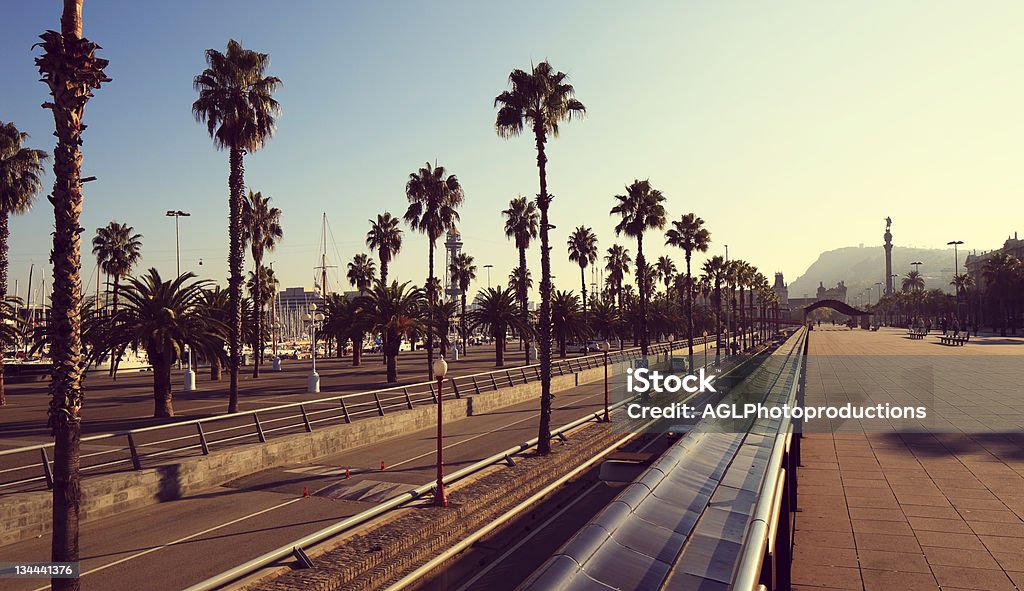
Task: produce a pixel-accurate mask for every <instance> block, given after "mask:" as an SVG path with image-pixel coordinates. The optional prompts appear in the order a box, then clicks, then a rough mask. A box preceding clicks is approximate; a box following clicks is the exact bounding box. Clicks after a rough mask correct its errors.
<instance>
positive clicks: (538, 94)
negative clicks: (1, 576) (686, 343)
mask: <svg viewBox="0 0 1024 591" xmlns="http://www.w3.org/2000/svg"><path fill="white" fill-rule="evenodd" d="M508 81H509V85H510V86H511V89H509V90H506V91H504V92H502V93H501V94H499V95H498V96H497V97H495V99H494V106H495V107H496V108H497V109H498V115H497V118H496V119H495V122H494V128H495V130H496V131H497V132H498V135H499V136H501V137H504V138H509V137H515V136H518V135H520V134H521V133H523V130H524V129H526V128H527V126H529V131H532V132H533V140H534V145H535V146H536V149H537V172H538V175H539V177H540V192H539V193H537V207H538V208H539V209H540V321H539V325H540V389H541V395H540V426H539V436H538V443H537V453H538V454H540V455H542V456H543V455H547V454H548V453H549V452H550V451H551V252H550V250H549V246H548V245H549V243H548V229H549V227H550V224H549V223H548V207H549V206H550V205H551V199H552V195H550V194H549V193H548V177H547V163H548V157H547V153H546V152H545V149H544V144H546V143H547V141H548V137H549V136H550V137H558V131H559V127H558V126H559V124H560V123H561V122H563V121H571V120H572V119H573V118H574V117H582V116H583V115H584V114H585V113H586V111H587V109H586V107H584V106H583V103H581V102H580V101H578V100H576V98H575V94H576V90H575V89H574V88H573V87H572V84H569V77H568V76H567V75H566V74H565V73H564V72H558V71H556V70H555V69H554V68H552V67H551V64H549V63H548V62H546V61H543V62H541V63H539V64H537V65H536V66H534V67H533V70H532V71H531V72H525V71H523V70H519V69H516V70H512V72H511V73H510V74H509V76H508Z"/></svg>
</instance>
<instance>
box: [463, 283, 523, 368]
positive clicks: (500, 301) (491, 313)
mask: <svg viewBox="0 0 1024 591" xmlns="http://www.w3.org/2000/svg"><path fill="white" fill-rule="evenodd" d="M474 302H475V303H476V305H475V306H474V307H473V309H472V310H470V311H469V312H468V314H467V316H468V318H467V319H468V320H469V328H470V330H477V329H480V330H482V331H484V332H486V333H489V334H490V335H491V336H492V337H494V365H495V367H504V366H505V338H506V336H507V335H508V331H509V330H514V331H516V332H518V333H519V334H528V333H529V332H530V326H529V325H528V324H526V323H524V322H523V317H522V316H521V315H520V314H519V310H518V307H517V306H516V296H515V290H512V289H502V288H501V287H498V288H488V289H486V290H480V293H479V294H477V296H476V299H475V300H474Z"/></svg>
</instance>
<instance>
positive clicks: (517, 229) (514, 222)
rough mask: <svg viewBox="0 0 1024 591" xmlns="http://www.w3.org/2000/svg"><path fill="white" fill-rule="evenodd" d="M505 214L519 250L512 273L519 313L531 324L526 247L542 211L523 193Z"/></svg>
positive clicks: (508, 235) (507, 229)
mask: <svg viewBox="0 0 1024 591" xmlns="http://www.w3.org/2000/svg"><path fill="white" fill-rule="evenodd" d="M501 214H502V215H503V216H505V237H506V238H511V239H513V240H515V243H516V249H517V250H518V251H519V266H518V267H516V268H515V269H513V271H512V273H513V275H515V276H516V278H517V279H516V281H517V283H516V286H515V292H516V297H517V298H518V300H519V313H520V315H521V316H522V320H523V324H524V325H527V324H529V316H528V312H527V309H526V308H527V299H528V295H527V294H528V293H529V291H528V290H529V288H530V287H532V283H531V285H527V281H528V280H529V275H530V269H529V267H527V266H526V249H527V248H529V247H530V241H531V240H533V239H534V238H536V237H537V230H538V228H539V227H540V213H539V212H538V211H537V205H536V204H535V203H534V202H533V201H529V200H528V199H526V197H523V196H522V195H520V196H518V197H516V198H515V199H512V200H511V201H509V203H508V209H505V210H503V211H502V212H501ZM520 269H526V273H525V274H520V273H518V271H519V270H520ZM519 337H520V340H519V344H520V346H522V345H523V344H524V343H526V342H527V339H526V336H525V335H519ZM525 362H526V364H527V365H529V364H530V347H529V346H527V347H526V359H525Z"/></svg>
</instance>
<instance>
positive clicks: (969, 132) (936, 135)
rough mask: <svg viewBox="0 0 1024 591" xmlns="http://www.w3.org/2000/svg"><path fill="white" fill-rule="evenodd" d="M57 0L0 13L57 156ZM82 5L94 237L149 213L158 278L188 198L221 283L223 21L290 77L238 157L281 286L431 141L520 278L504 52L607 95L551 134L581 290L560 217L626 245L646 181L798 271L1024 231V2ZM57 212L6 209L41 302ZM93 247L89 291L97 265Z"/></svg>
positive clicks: (2, 35)
mask: <svg viewBox="0 0 1024 591" xmlns="http://www.w3.org/2000/svg"><path fill="white" fill-rule="evenodd" d="M59 11H60V2H59V1H57V0H45V1H42V0H40V1H32V2H13V1H11V2H5V6H4V10H3V13H4V16H3V18H2V19H0V79H2V80H3V81H4V84H3V86H2V90H0V120H2V121H13V122H14V123H15V124H16V125H17V126H18V127H19V128H21V129H22V130H24V131H27V132H29V133H30V134H31V135H32V139H31V140H30V145H32V146H33V147H38V148H42V149H45V150H47V151H52V149H53V143H54V138H53V137H52V135H51V134H52V131H53V122H52V119H51V118H50V114H49V112H48V111H44V110H43V109H41V108H40V106H39V105H40V103H42V102H43V101H44V100H47V91H46V87H45V86H44V85H43V84H42V83H40V82H38V78H39V76H38V73H37V71H36V69H35V67H34V64H33V57H34V56H35V55H37V54H38V51H39V50H38V49H37V50H32V49H31V46H32V44H33V43H34V42H35V41H36V40H37V39H36V36H37V35H38V34H39V33H41V32H42V31H43V30H44V29H47V28H57V27H58V19H59ZM84 22H85V35H86V36H87V37H89V38H90V39H92V40H94V41H96V42H98V43H99V44H100V45H102V46H103V51H102V56H103V57H106V58H108V59H109V60H110V66H109V68H108V70H107V71H108V74H109V75H110V77H111V78H113V82H111V83H110V84H109V85H107V86H105V87H104V88H102V89H100V90H99V91H97V93H96V97H95V98H94V99H93V100H92V101H91V102H90V103H89V105H88V107H87V111H86V123H87V124H88V125H89V129H88V130H86V132H85V145H84V153H85V164H84V169H83V172H84V174H85V175H87V176H88V175H95V176H97V177H98V179H99V180H97V181H95V182H92V183H89V184H87V185H86V203H85V211H84V213H83V216H82V225H83V226H84V227H85V234H84V239H85V240H84V242H87V240H88V239H90V238H91V237H92V235H93V233H94V232H95V229H96V227H97V226H101V225H104V224H106V223H107V222H108V221H110V220H112V219H115V220H118V221H121V222H125V223H128V224H131V225H133V226H134V227H135V229H136V230H137V231H139V232H141V233H142V234H143V235H144V236H145V238H144V248H143V262H142V265H141V266H142V267H143V268H145V267H148V266H156V267H157V268H159V269H161V270H162V271H163V272H164V273H165V274H171V273H173V270H174V224H173V221H172V220H171V219H170V218H166V217H164V211H165V210H167V209H172V208H173V209H185V210H188V211H191V212H192V214H193V215H192V217H191V218H188V219H184V220H183V221H182V251H181V257H182V268H183V269H184V270H194V271H197V272H198V273H199V274H201V275H203V276H205V277H210V278H214V279H217V280H219V281H222V282H223V278H225V277H226V275H227V270H226V268H227V264H226V250H227V231H226V228H227V175H228V163H227V154H226V153H225V152H218V151H216V150H215V149H214V148H213V145H212V143H211V141H210V140H209V138H208V136H207V134H206V131H205V129H204V128H203V127H201V126H200V125H198V124H196V123H195V122H194V120H193V118H192V114H191V112H190V106H191V103H192V101H193V100H194V99H195V92H194V91H193V89H192V79H193V77H194V76H195V75H196V74H197V73H198V72H200V71H201V70H202V69H203V67H204V61H203V51H204V50H205V49H206V48H210V47H213V48H218V49H220V50H223V49H224V46H225V45H226V42H227V40H228V38H232V37H233V38H236V39H238V40H240V41H241V42H242V43H243V45H245V46H246V47H247V48H251V49H256V50H259V51H262V52H267V53H269V54H270V55H271V65H270V69H269V73H271V74H273V75H276V76H278V77H280V78H281V79H282V80H283V81H284V87H283V88H282V90H281V91H280V92H279V93H278V95H277V98H278V99H279V101H280V103H281V105H282V108H283V115H282V116H281V118H280V120H279V128H278V134H277V136H276V137H275V138H274V139H273V140H272V141H271V142H270V143H269V144H268V146H267V147H266V148H265V149H264V150H263V151H261V152H258V153H256V154H253V155H251V156H248V157H247V158H246V177H245V178H246V183H247V184H248V185H249V186H250V187H252V188H254V189H256V190H260V191H262V192H263V194H264V195H268V194H269V195H271V196H272V197H273V202H274V204H275V205H277V206H278V207H280V208H281V209H282V210H283V211H284V217H283V225H284V230H285V238H284V241H283V242H282V243H281V245H280V247H279V249H278V250H277V252H276V253H274V254H273V255H271V256H270V260H273V261H274V262H275V265H274V267H275V270H276V271H277V273H278V276H279V278H280V279H281V281H282V285H283V286H296V285H304V286H307V287H311V286H312V276H313V267H314V266H315V265H316V264H318V262H319V261H318V257H319V247H318V239H319V235H320V219H321V213H322V212H324V211H326V212H327V216H328V219H329V221H330V224H331V227H332V231H333V237H334V244H336V248H337V250H336V251H335V246H334V244H331V245H330V248H329V253H328V254H329V258H330V261H329V264H335V265H340V266H343V265H344V262H346V261H348V260H349V259H350V258H351V256H352V255H353V254H355V253H356V252H361V251H364V250H365V247H364V246H363V237H364V235H365V233H366V230H367V228H368V223H367V220H368V219H369V218H371V217H373V216H375V215H376V214H377V213H380V212H382V211H385V210H386V211H390V212H391V213H393V214H395V215H401V214H402V213H403V212H404V210H405V207H406V199H405V195H404V183H405V180H406V178H407V176H408V174H409V173H410V172H412V171H414V170H415V169H416V168H418V167H419V166H422V164H423V162H424V161H426V160H428V159H429V160H431V161H433V160H435V159H436V160H437V162H438V163H439V164H442V165H444V166H445V167H447V168H448V169H449V170H450V171H451V172H454V173H455V174H457V175H458V176H459V178H460V180H461V181H462V184H463V186H464V188H465V191H466V203H465V206H464V207H463V209H462V220H463V222H462V233H463V239H464V241H465V250H466V252H468V253H469V254H471V255H473V256H474V257H475V258H476V262H477V265H478V266H479V267H481V268H480V269H479V273H478V275H479V278H478V281H477V284H476V285H475V286H474V287H473V290H475V289H476V288H477V287H479V286H481V285H482V284H486V273H485V271H484V269H483V268H482V266H483V265H484V264H493V265H494V269H493V270H492V281H493V282H494V283H498V282H502V283H504V282H505V280H506V277H507V275H508V273H509V271H510V270H511V268H512V266H514V265H515V264H516V252H515V249H514V247H513V245H512V244H511V243H510V242H508V241H506V240H505V239H504V237H503V235H502V223H503V222H502V218H501V216H500V213H499V212H500V210H501V209H503V208H504V207H505V206H506V204H507V203H508V200H509V199H510V198H511V197H514V196H516V195H517V194H525V195H530V196H532V195H534V194H535V193H536V192H537V175H536V168H535V160H534V152H533V144H532V141H530V139H528V138H517V139H513V140H503V139H500V138H499V137H497V136H496V135H495V133H494V131H493V124H494V115H495V112H494V108H493V104H492V102H493V99H494V96H495V95H496V94H498V93H499V92H501V91H502V90H503V89H505V88H506V79H507V75H508V72H509V71H510V70H511V69H512V68H516V67H520V68H526V67H528V66H529V64H530V62H531V60H534V61H538V60H542V59H545V58H546V59H549V60H550V61H551V63H552V65H553V66H555V67H556V68H557V69H560V70H564V71H566V72H568V73H569V74H570V76H571V77H572V82H573V83H574V84H575V86H576V90H577V95H578V98H579V99H580V100H582V101H583V102H584V103H585V105H586V106H587V110H588V117H587V118H586V119H585V120H583V121H580V122H573V123H570V124H568V125H566V126H564V127H563V133H562V135H561V137H560V138H558V139H557V140H555V141H553V142H551V143H550V144H549V146H550V150H549V157H550V164H549V170H548V174H549V182H550V188H551V191H552V192H553V193H554V194H555V195H556V199H555V201H554V204H553V205H552V209H551V216H552V223H554V224H556V225H557V230H555V231H554V232H553V246H554V250H553V253H554V274H555V275H556V277H557V278H556V284H557V285H558V287H560V288H577V286H578V283H579V279H578V277H579V271H578V268H577V267H575V266H574V265H573V264H572V263H570V262H569V261H568V260H567V257H566V256H565V240H566V237H567V235H568V233H569V232H570V231H571V230H572V228H573V227H575V226H577V225H580V224H584V225H587V226H592V227H593V228H594V230H595V231H596V233H597V235H598V238H599V241H600V247H601V249H602V252H603V250H604V249H605V248H606V247H607V246H609V245H611V244H612V243H613V242H614V241H616V240H617V239H616V237H615V236H614V232H613V230H612V228H613V227H614V220H613V219H611V218H610V217H609V216H608V213H607V212H608V210H609V209H610V208H611V206H612V204H613V202H612V196H613V195H614V194H616V193H621V192H622V191H623V186H624V185H625V184H626V183H628V182H631V181H632V180H633V179H634V178H641V179H643V178H650V180H651V182H652V183H653V184H654V185H655V186H656V187H658V188H660V189H662V190H663V191H664V193H665V194H666V195H667V196H668V203H667V209H668V211H669V214H670V217H671V218H672V219H678V217H680V216H681V215H682V214H683V213H686V212H689V211H693V212H696V213H697V214H698V215H700V216H702V217H703V218H704V219H705V220H706V222H707V226H708V228H709V230H710V231H711V234H712V240H713V245H712V251H711V253H709V254H721V253H722V252H723V244H728V245H729V252H730V255H731V256H732V257H733V258H743V259H746V260H748V261H750V262H751V263H753V264H754V265H756V266H758V267H759V268H760V269H761V270H762V271H764V272H765V274H766V275H768V276H769V277H770V276H771V273H773V272H774V271H784V272H785V273H786V276H787V278H788V279H790V280H792V279H794V278H795V277H796V276H797V275H799V274H800V273H802V272H803V271H804V269H806V267H807V266H808V265H809V264H810V263H811V262H812V261H813V260H814V259H815V258H816V257H817V255H818V253H819V252H821V251H822V250H827V249H832V248H837V247H841V246H851V245H857V244H859V243H865V244H867V245H879V244H881V241H882V238H881V235H882V232H883V229H884V221H883V220H884V218H885V217H886V216H891V217H892V218H893V220H894V222H893V233H894V235H895V242H896V243H897V245H900V244H906V245H916V246H922V247H943V248H945V246H944V245H945V243H946V242H947V241H949V240H952V239H960V240H963V241H965V243H966V244H965V248H977V249H979V250H981V249H986V250H987V249H991V248H994V247H998V246H1000V245H1001V243H1002V240H1003V239H1005V237H1006V236H1007V235H1008V234H1011V233H1012V232H1013V231H1014V230H1024V228H1021V227H1019V225H1020V220H1021V219H1022V217H1024V216H1022V214H1024V202H1022V200H1021V198H1020V196H1021V189H1022V187H1024V166H1022V161H1024V143H1022V142H1024V140H1022V138H1024V82H1022V80H1024V77H1022V68H1021V61H1020V60H1021V56H1022V55H1024V36H1021V35H1020V23H1021V22H1024V4H1022V3H1020V2H1014V1H999V0H993V1H990V2H985V3H982V4H978V3H969V2H962V1H957V0H953V1H940V0H931V1H928V2H921V1H905V0H896V1H885V2H883V1H877V2H876V1H868V2H853V1H849V2H842V1H834V2H810V1H802V2H789V1H780V2H771V3H768V2H754V1H750V2H746V1H731V2H596V1H588V2H583V1H579V2H519V3H513V4H511V5H510V4H508V3H505V4H499V3H483V2H397V1H396V2H375V3H369V2H367V3H363V4H356V3H351V2H332V1H317V2H313V1H302V2H280V1H275V2H265V1H245V2H242V1H227V0H223V1H217V2H209V1H198V0H196V1H191V0H190V1H186V0H180V1H175V2H136V1H128V0H122V1H114V0H86V2H85V10H84ZM46 186H47V190H49V188H50V186H52V175H49V176H48V177H47V179H46ZM52 223H53V214H52V210H50V208H49V204H48V203H47V202H46V200H45V197H44V196H41V197H40V198H39V200H38V201H37V203H36V207H35V208H34V210H33V211H32V212H31V213H29V214H28V215H26V216H23V217H19V218H15V219H13V220H12V222H11V255H10V256H11V264H12V269H11V279H10V289H11V290H13V289H14V281H15V279H18V280H19V281H20V282H21V290H22V291H21V295H22V296H24V289H25V287H24V286H25V280H26V278H27V275H28V267H29V264H30V263H35V264H36V269H37V270H38V269H39V268H40V266H42V267H44V268H45V267H46V266H47V265H48V262H47V259H48V253H49V248H50V246H49V240H50V235H49V233H50V230H51V227H52ZM618 240H620V241H625V242H626V243H627V244H628V245H629V246H630V251H631V252H632V253H633V254H634V255H635V249H636V246H635V244H634V243H632V242H630V241H628V240H627V239H625V238H619V239H618ZM662 242H663V239H662V238H661V237H660V236H658V235H655V234H654V233H652V234H650V235H649V236H648V238H647V240H646V243H645V244H646V245H648V246H649V248H648V253H649V256H651V257H652V258H653V257H655V256H657V255H660V254H663V253H665V252H668V251H667V249H665V248H664V247H663V246H661V243H662ZM425 244H426V242H425V239H424V238H423V237H422V236H417V235H413V234H411V233H409V232H408V231H407V233H406V242H405V246H404V247H403V251H402V253H401V254H400V255H399V257H398V259H397V261H396V263H395V264H394V266H393V269H394V271H393V273H397V275H398V276H399V277H400V278H402V279H410V280H414V281H415V282H417V283H422V281H423V277H424V276H425V275H426V248H425ZM539 252H540V251H539V248H534V249H531V251H530V255H529V256H530V261H531V262H530V265H531V267H532V268H534V270H535V271H534V273H535V276H536V275H537V274H538V271H539ZM669 254H670V255H671V256H672V257H673V259H674V260H676V261H677V265H678V266H681V263H682V260H683V257H682V253H681V252H678V251H676V252H670V253H669ZM339 257H340V258H341V259H342V260H341V261H340V262H339V261H338V260H337V259H338V258H339ZM83 259H84V261H85V264H84V265H83V282H86V285H90V286H91V285H93V283H92V281H94V279H93V278H94V277H95V275H94V273H95V263H94V261H93V259H92V257H91V255H89V253H88V251H86V253H85V255H84V257H83ZM200 259H202V261H203V265H202V266H201V267H199V266H198V262H199V260H200ZM700 260H702V259H699V260H697V261H695V262H696V263H697V264H699V263H700ZM442 262H443V258H441V257H439V258H438V266H439V267H440V266H441V264H442ZM251 265H252V263H251V262H250V261H248V260H247V269H251ZM37 277H38V275H37ZM331 281H332V282H334V281H335V278H333V277H332V279H331ZM588 282H589V277H588ZM37 285H38V283H37Z"/></svg>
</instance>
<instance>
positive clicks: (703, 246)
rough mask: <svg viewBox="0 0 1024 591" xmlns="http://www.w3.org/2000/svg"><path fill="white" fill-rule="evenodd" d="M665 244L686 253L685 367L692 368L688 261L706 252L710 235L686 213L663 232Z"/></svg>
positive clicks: (690, 296) (690, 292)
mask: <svg viewBox="0 0 1024 591" xmlns="http://www.w3.org/2000/svg"><path fill="white" fill-rule="evenodd" d="M665 244H667V245H668V246H675V247H676V248H681V249H683V252H684V253H686V279H687V285H686V348H687V349H686V350H687V354H686V356H687V364H688V365H687V367H690V368H692V367H693V284H694V281H693V273H692V272H691V269H690V260H691V259H692V258H693V253H694V252H707V251H708V246H709V245H710V244H711V233H710V232H708V231H707V229H705V228H704V220H702V219H701V218H699V217H697V215H696V214H693V213H687V214H684V215H683V217H681V218H679V219H678V220H676V221H674V222H672V227H671V228H670V229H669V231H668V232H665Z"/></svg>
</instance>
